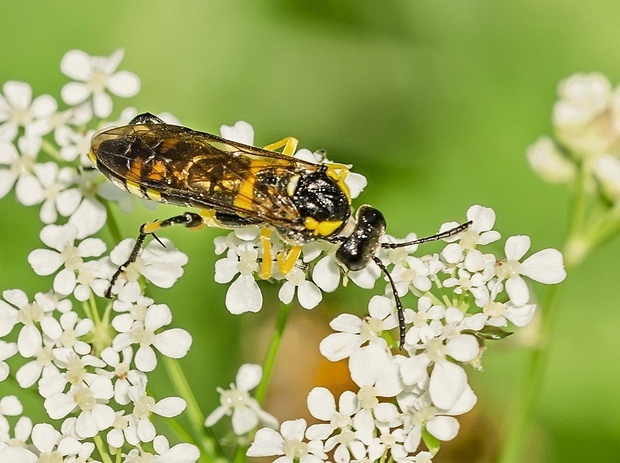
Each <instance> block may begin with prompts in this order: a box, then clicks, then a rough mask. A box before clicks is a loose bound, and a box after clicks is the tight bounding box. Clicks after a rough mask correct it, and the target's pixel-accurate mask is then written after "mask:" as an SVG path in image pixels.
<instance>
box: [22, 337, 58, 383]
mask: <svg viewBox="0 0 620 463" xmlns="http://www.w3.org/2000/svg"><path fill="white" fill-rule="evenodd" d="M33 357H34V358H33V360H31V361H30V362H27V363H25V364H24V365H22V366H21V367H20V368H19V370H17V372H16V373H15V378H16V379H17V383H18V384H19V386H20V387H21V388H23V389H27V388H29V387H31V386H33V385H34V384H35V383H36V382H37V381H38V380H39V378H41V376H43V377H48V378H49V377H54V376H57V375H58V374H59V371H58V368H57V367H56V365H55V364H54V356H53V354H52V345H51V341H45V343H44V344H43V345H40V346H39V347H38V349H37V350H36V351H35V352H34V354H33Z"/></svg>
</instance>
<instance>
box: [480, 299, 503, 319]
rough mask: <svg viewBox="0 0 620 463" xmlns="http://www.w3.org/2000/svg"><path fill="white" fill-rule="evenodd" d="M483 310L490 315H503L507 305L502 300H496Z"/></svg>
mask: <svg viewBox="0 0 620 463" xmlns="http://www.w3.org/2000/svg"><path fill="white" fill-rule="evenodd" d="M482 311H483V312H484V314H485V315H488V316H489V317H501V316H502V315H504V312H505V311H506V306H505V305H504V304H503V303H501V302H497V301H494V302H491V303H489V304H487V305H486V306H485V307H484V309H483V310H482Z"/></svg>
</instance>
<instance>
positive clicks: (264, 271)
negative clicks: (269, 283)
mask: <svg viewBox="0 0 620 463" xmlns="http://www.w3.org/2000/svg"><path fill="white" fill-rule="evenodd" d="M270 236H271V230H269V229H268V228H261V229H260V242H261V243H262V245H263V261H262V262H261V265H260V273H259V275H260V277H261V278H262V279H263V280H266V279H267V278H269V277H271V241H270V240H269V237H270Z"/></svg>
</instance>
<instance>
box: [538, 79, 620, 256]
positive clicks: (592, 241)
mask: <svg viewBox="0 0 620 463" xmlns="http://www.w3.org/2000/svg"><path fill="white" fill-rule="evenodd" d="M558 96H559V99H558V101H557V102H556V103H555V106H554V108H553V126H554V129H555V133H556V139H553V138H551V137H549V136H543V137H540V138H539V139H538V140H537V141H536V142H535V143H534V144H533V145H532V146H531V147H530V148H529V149H528V153H527V157H528V160H529V162H530V165H531V166H532V168H533V169H534V171H535V172H536V173H537V174H538V175H540V177H541V178H543V179H544V180H546V181H548V182H550V183H560V184H562V183H563V184H568V185H570V186H571V187H572V188H571V189H570V191H571V192H572V194H573V195H575V196H576V197H575V203H576V204H579V205H580V207H579V209H576V211H575V212H576V213H577V214H580V215H578V216H575V217H574V218H573V220H572V224H573V229H572V230H571V232H572V233H571V235H572V236H571V238H570V239H569V242H568V245H567V250H566V253H565V257H566V260H567V262H568V263H569V264H571V265H572V264H577V263H579V262H581V261H582V260H583V259H584V258H585V256H587V255H588V253H589V251H590V250H591V249H593V248H594V247H596V245H597V244H599V243H601V242H603V241H605V240H606V239H608V238H609V237H610V236H611V235H612V234H614V233H616V232H617V231H618V230H619V229H620V218H619V215H618V207H619V205H620V87H619V86H616V87H615V88H614V87H612V85H611V83H610V82H609V80H608V79H607V77H605V76H604V75H602V74H599V73H591V74H575V75H572V76H570V77H568V78H567V79H565V80H563V81H562V82H560V84H559V86H558Z"/></svg>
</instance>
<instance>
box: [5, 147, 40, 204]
mask: <svg viewBox="0 0 620 463" xmlns="http://www.w3.org/2000/svg"><path fill="white" fill-rule="evenodd" d="M40 143H41V141H40V140H39V139H32V138H26V137H21V138H20V139H19V140H18V142H17V144H18V146H19V151H18V150H17V149H16V148H15V146H14V145H13V144H12V143H8V142H0V165H2V166H3V167H4V166H6V168H2V169H0V198H3V197H4V196H6V195H7V193H8V192H9V191H11V188H13V185H15V197H16V198H17V200H18V201H19V202H20V203H21V204H23V205H24V206H33V205H35V204H39V203H40V202H41V201H43V199H44V193H43V189H42V187H41V184H40V183H39V181H38V180H37V178H36V177H35V176H34V175H33V170H34V166H35V163H36V157H37V154H38V152H39V149H40Z"/></svg>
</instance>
